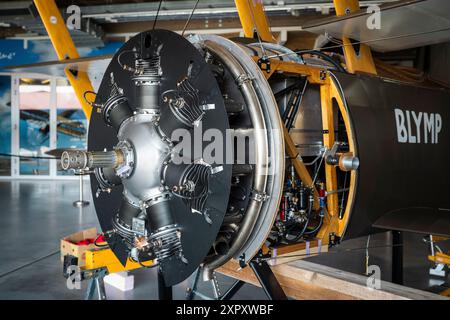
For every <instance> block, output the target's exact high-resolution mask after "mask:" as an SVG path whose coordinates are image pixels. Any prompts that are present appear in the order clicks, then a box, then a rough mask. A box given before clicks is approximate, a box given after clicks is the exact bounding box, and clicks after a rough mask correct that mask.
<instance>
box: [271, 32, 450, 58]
mask: <svg viewBox="0 0 450 320" xmlns="http://www.w3.org/2000/svg"><path fill="white" fill-rule="evenodd" d="M443 31H450V28H444V29H439V30H433V31H423V32H417V33H410V34H403V35H398V36H393V37H383V38H376V39H370V40H365V41H356V42H352V43H347V44H338V45H333V46H328V47H323V48H313V49H308V50H298V51H293V52H288V53H278V54H274V55H271V56H268V57H267V58H268V59H273V58H279V57H284V56H289V55H292V54H300V53H308V51H311V50H316V51H325V50H330V49H338V48H343V47H346V46H354V45H357V44H367V43H372V42H378V41H384V40H394V39H401V38H408V37H414V36H420V35H425V34H431V33H436V32H443Z"/></svg>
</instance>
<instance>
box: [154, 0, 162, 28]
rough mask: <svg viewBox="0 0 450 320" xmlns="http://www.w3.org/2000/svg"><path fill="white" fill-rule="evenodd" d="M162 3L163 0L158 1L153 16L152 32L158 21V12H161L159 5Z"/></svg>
mask: <svg viewBox="0 0 450 320" xmlns="http://www.w3.org/2000/svg"><path fill="white" fill-rule="evenodd" d="M162 2H163V0H160V1H159V5H158V10H156V16H155V20H154V21H153V27H152V30H155V26H156V21H158V16H159V10H161V4H162Z"/></svg>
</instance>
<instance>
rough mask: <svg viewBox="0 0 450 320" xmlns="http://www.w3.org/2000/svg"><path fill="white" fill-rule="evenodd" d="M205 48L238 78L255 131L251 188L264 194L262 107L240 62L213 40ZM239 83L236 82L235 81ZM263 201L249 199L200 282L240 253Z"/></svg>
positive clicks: (265, 153) (265, 157)
mask: <svg viewBox="0 0 450 320" xmlns="http://www.w3.org/2000/svg"><path fill="white" fill-rule="evenodd" d="M203 46H204V48H205V49H207V50H208V51H210V52H211V54H212V55H213V56H215V57H216V58H217V59H219V60H220V61H222V62H223V63H224V64H225V66H226V67H227V68H228V70H229V71H230V73H231V74H232V75H233V77H234V78H235V79H236V80H238V79H241V82H240V83H239V85H240V90H241V93H242V95H243V97H244V100H245V103H246V105H247V107H248V109H249V114H250V115H251V120H252V125H253V129H254V131H255V149H256V150H255V156H256V159H255V160H256V164H257V165H256V166H255V177H254V182H253V188H254V190H255V192H256V193H260V194H263V193H265V190H266V184H267V174H268V169H267V163H268V142H267V136H266V134H267V130H266V125H265V122H264V117H263V113H262V108H261V105H260V103H259V100H258V96H257V94H256V92H255V89H254V87H253V84H252V82H251V81H250V80H249V79H245V77H246V76H247V73H246V71H245V69H244V68H243V67H242V66H241V65H240V64H239V62H238V61H237V60H236V59H235V58H234V57H233V55H232V54H231V53H230V52H229V51H228V50H226V49H225V48H223V47H222V46H220V45H219V44H216V43H214V42H212V41H208V40H207V41H205V42H204V43H203ZM238 81H239V80H238ZM262 204H263V203H262V202H261V201H257V200H255V199H252V200H251V201H250V203H249V205H248V208H247V212H246V214H245V216H244V219H243V221H242V223H241V225H240V228H239V231H238V232H237V235H236V236H235V237H234V239H233V242H232V244H231V246H230V249H229V251H228V253H227V254H225V255H222V256H218V257H215V258H214V259H213V260H211V261H208V262H206V263H205V264H204V265H203V279H204V280H211V278H212V272H213V270H215V269H217V268H219V267H220V266H222V265H223V264H225V263H226V262H227V261H229V260H230V259H231V258H233V256H234V255H235V254H236V253H238V252H239V250H240V249H241V248H242V246H243V245H244V244H245V242H246V241H247V239H248V238H249V237H250V234H251V232H252V230H253V228H254V227H255V224H256V222H257V220H258V215H259V212H260V210H261V208H262Z"/></svg>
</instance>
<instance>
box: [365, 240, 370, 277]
mask: <svg viewBox="0 0 450 320" xmlns="http://www.w3.org/2000/svg"><path fill="white" fill-rule="evenodd" d="M369 243H370V234H369V236H368V237H367V243H366V275H369Z"/></svg>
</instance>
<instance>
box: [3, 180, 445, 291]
mask: <svg viewBox="0 0 450 320" xmlns="http://www.w3.org/2000/svg"><path fill="white" fill-rule="evenodd" d="M86 187H87V184H86ZM86 193H88V192H86ZM77 197H78V183H77V181H56V182H55V181H37V180H36V181H0V204H1V209H0V219H1V223H0V234H1V235H2V236H1V238H0V246H1V248H2V250H0V299H83V298H84V294H85V288H86V283H84V284H83V286H82V289H81V290H76V289H74V290H69V289H67V286H66V279H65V278H63V276H62V268H61V263H60V255H59V251H58V250H59V240H60V239H61V238H62V237H64V236H66V235H69V234H71V233H74V232H76V231H79V230H83V229H86V228H90V227H98V222H97V217H96V215H95V212H94V209H93V205H92V200H91V199H89V200H91V205H89V206H88V207H86V208H84V209H78V208H74V207H73V206H72V202H73V201H74V200H75V199H77ZM420 239H421V237H420V236H418V235H408V234H406V235H405V244H406V245H405V258H404V260H405V276H404V277H405V284H406V285H408V286H411V287H414V288H417V289H430V287H432V286H433V285H434V284H435V283H433V281H438V282H442V280H441V279H439V278H436V279H433V278H432V277H429V276H428V267H429V263H428V262H427V260H426V255H427V250H428V248H427V246H426V245H425V244H422V243H421V240H420ZM366 240H367V239H355V240H350V241H348V242H344V243H343V244H342V245H340V246H338V247H337V248H333V249H332V250H331V252H330V253H328V254H324V255H322V256H319V257H313V258H309V260H311V261H315V262H320V263H322V264H325V265H329V266H332V267H336V268H339V269H342V270H346V271H350V272H355V273H360V274H362V273H364V270H365V269H364V268H365V251H364V250H354V249H358V248H363V247H365V245H366ZM389 244H390V239H389V235H388V234H386V233H383V234H378V235H374V236H372V239H371V242H370V246H371V247H372V246H381V247H380V248H375V249H370V264H377V265H379V266H380V268H381V271H382V279H384V280H388V281H389V280H390V274H391V271H390V254H391V253H390V252H391V251H390V250H391V248H389V247H384V246H387V245H389ZM445 245H447V244H445ZM349 249H351V251H344V250H349ZM131 274H133V275H134V277H135V289H134V290H133V291H129V292H126V293H123V292H121V291H119V290H117V289H114V288H112V287H109V286H106V293H107V296H108V298H109V299H155V298H157V286H156V284H157V281H156V273H155V270H136V271H132V272H131ZM191 278H192V277H191ZM191 278H190V279H188V280H186V281H184V282H183V283H181V284H179V285H177V286H176V287H175V288H174V298H175V299H184V297H185V292H186V288H187V287H188V286H189V285H190V284H191V283H192V279H191ZM447 280H448V279H447ZM218 281H219V284H220V287H221V289H222V291H225V290H226V288H227V287H228V286H230V285H231V284H232V283H233V280H232V279H230V278H228V277H225V276H222V275H218ZM430 281H432V282H430ZM199 290H200V291H201V292H202V293H203V294H205V295H208V296H210V297H212V288H211V285H210V284H209V283H203V282H202V283H200V284H199ZM265 298H266V297H265V295H264V293H263V291H262V290H261V289H259V288H256V287H254V286H252V285H245V286H244V287H243V288H242V289H241V290H240V291H239V292H238V294H236V296H235V299H265Z"/></svg>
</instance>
